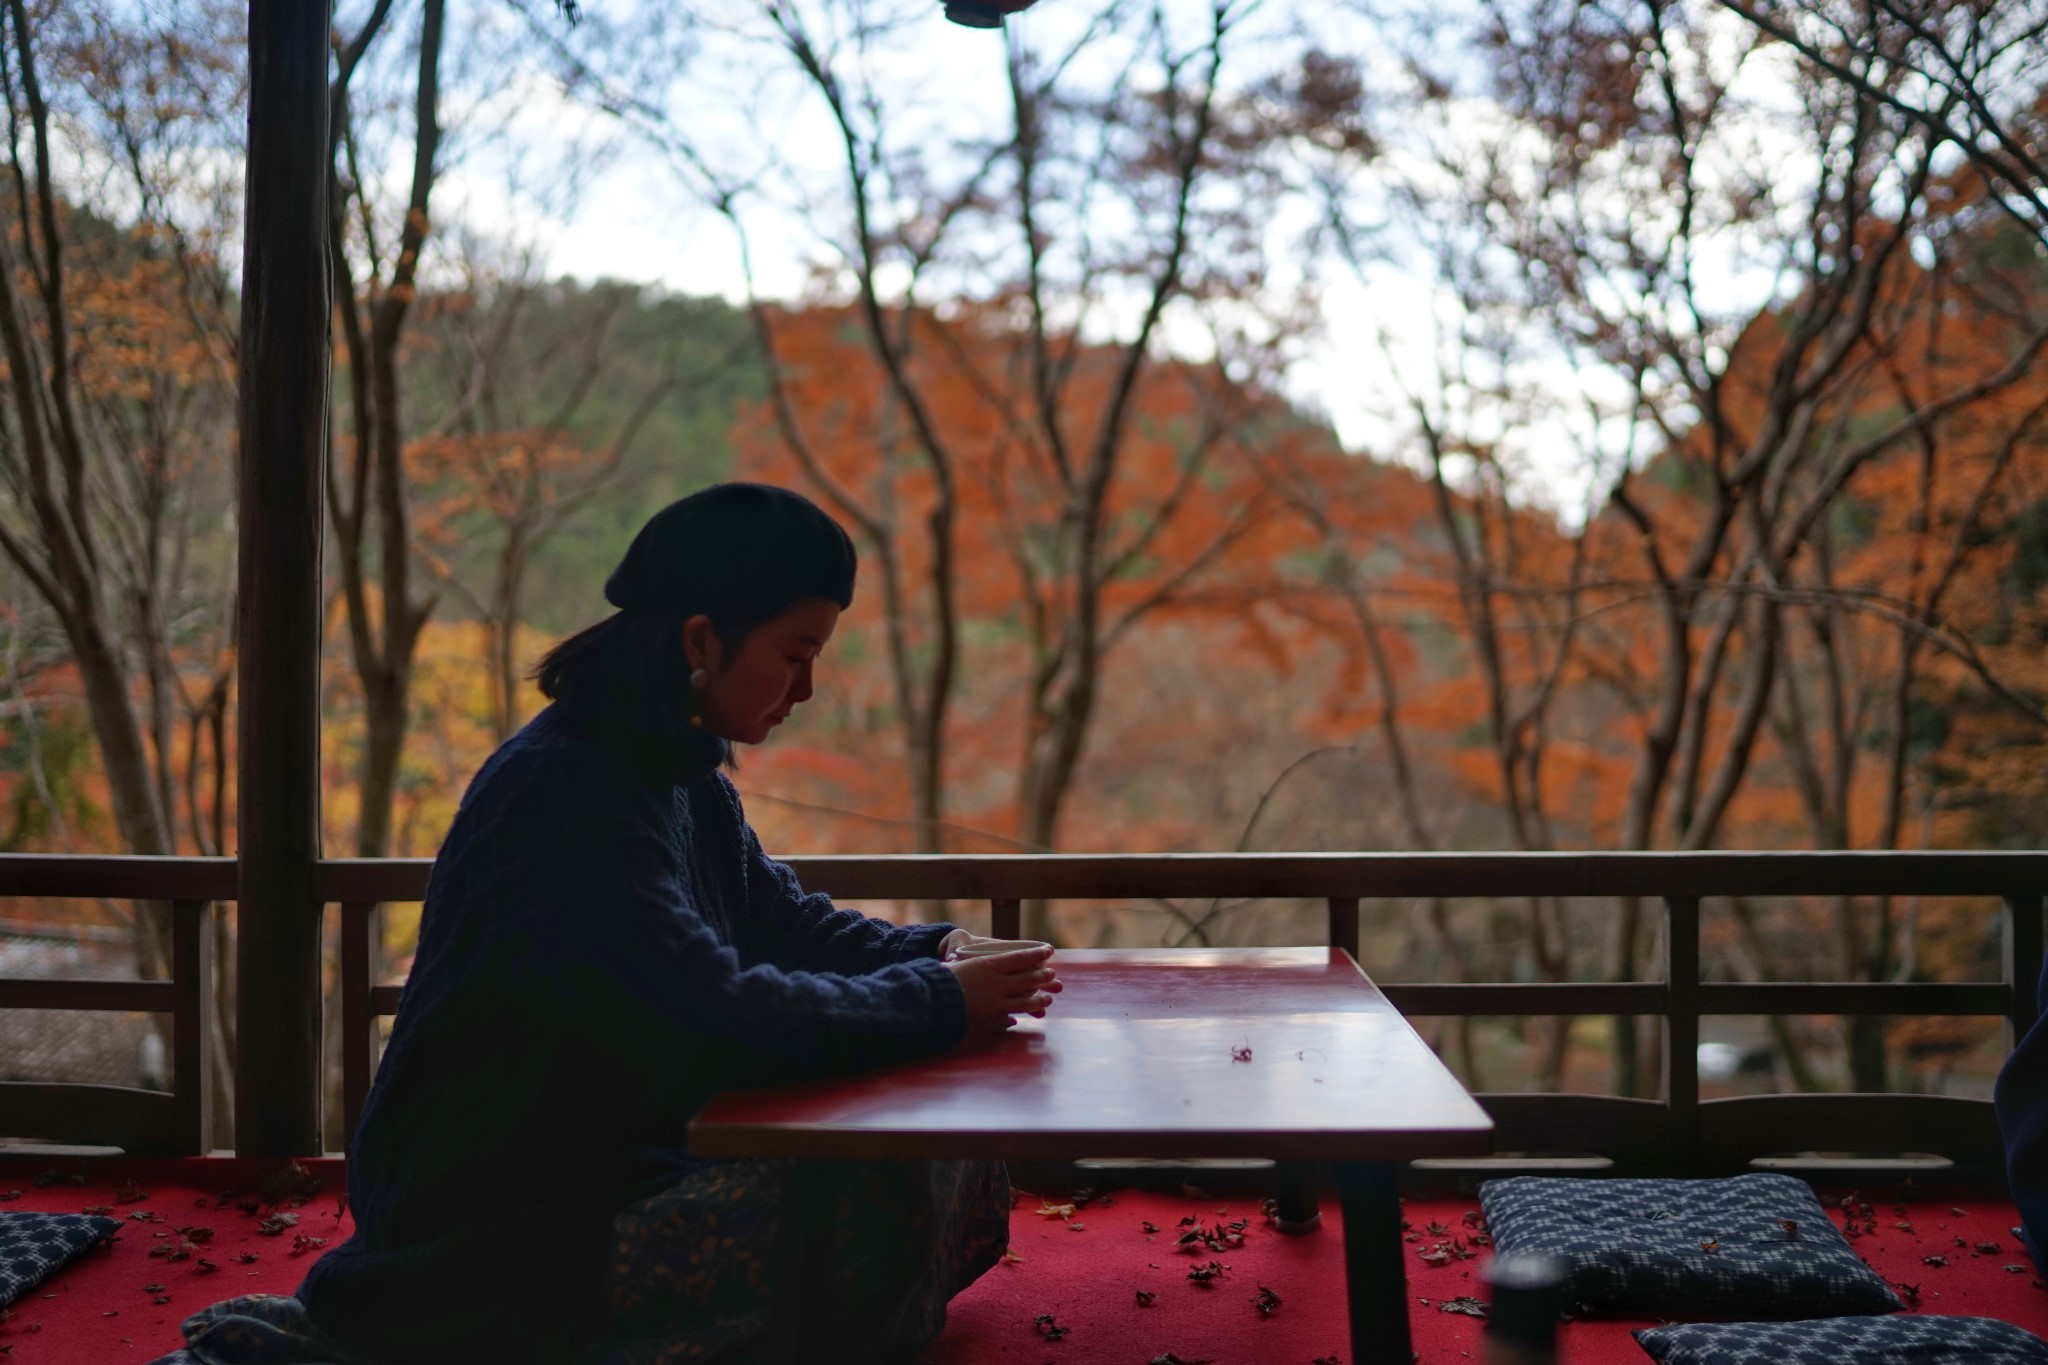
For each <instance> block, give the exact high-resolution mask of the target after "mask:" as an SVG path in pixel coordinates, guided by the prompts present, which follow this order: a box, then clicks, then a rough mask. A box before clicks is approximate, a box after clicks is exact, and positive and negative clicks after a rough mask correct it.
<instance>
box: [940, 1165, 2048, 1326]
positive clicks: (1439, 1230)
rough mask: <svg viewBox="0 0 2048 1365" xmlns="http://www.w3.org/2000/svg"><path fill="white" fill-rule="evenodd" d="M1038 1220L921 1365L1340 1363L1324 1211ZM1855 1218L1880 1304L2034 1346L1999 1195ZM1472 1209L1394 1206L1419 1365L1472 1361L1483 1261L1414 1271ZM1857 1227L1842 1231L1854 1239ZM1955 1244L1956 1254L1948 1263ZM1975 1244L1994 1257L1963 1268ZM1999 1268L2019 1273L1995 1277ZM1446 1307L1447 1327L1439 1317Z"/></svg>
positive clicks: (2047, 1294) (1902, 1205) (1337, 1248)
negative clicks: (1042, 1322)
mask: <svg viewBox="0 0 2048 1365" xmlns="http://www.w3.org/2000/svg"><path fill="white" fill-rule="evenodd" d="M1846 1193H1850V1192H1848V1191H1842V1190H1836V1191H1830V1192H1824V1193H1823V1196H1822V1197H1823V1202H1825V1203H1828V1204H1829V1206H1830V1210H1831V1212H1832V1213H1833V1216H1834V1219H1835V1222H1836V1225H1837V1226H1841V1225H1842V1224H1843V1223H1844V1222H1845V1219H1846V1214H1845V1213H1844V1212H1843V1211H1842V1210H1841V1209H1840V1208H1838V1207H1835V1201H1836V1200H1838V1199H1839V1198H1841V1196H1842V1195H1844V1194H1846ZM1042 1203H1043V1201H1041V1200H1039V1199H1036V1198H1029V1199H1022V1200H1019V1202H1018V1205H1017V1211H1016V1213H1015V1214H1014V1215H1013V1216H1012V1218H1011V1223H1010V1225H1011V1247H1012V1250H1014V1251H1015V1252H1016V1253H1017V1255H1019V1256H1021V1257H1022V1258H1023V1259H1022V1260H1021V1261H1019V1262H1014V1263H1010V1264H1005V1265H1000V1266H997V1267H996V1268H995V1269H994V1270H992V1271H990V1272H989V1273H988V1274H987V1275H985V1276H983V1277H982V1279H981V1281H980V1282H979V1283H977V1284H976V1285H974V1286H973V1287H972V1288H971V1289H969V1290H968V1291H967V1292H966V1293H964V1294H962V1295H961V1296H960V1297H959V1298H957V1299H955V1300H954V1301H953V1306H952V1309H951V1312H950V1314H949V1320H948V1326H947V1329H946V1335H945V1336H944V1337H943V1338H941V1339H940V1341H939V1344H938V1347H937V1348H936V1349H935V1350H934V1351H933V1352H932V1354H931V1356H930V1359H929V1363H928V1365H977V1362H981V1361H1016V1362H1019V1363H1020V1365H1041V1362H1046V1361H1059V1362H1066V1363H1067V1365H1084V1363H1085V1365H1095V1362H1119V1363H1121V1362H1140V1363H1141V1362H1144V1361H1149V1360H1153V1359H1155V1358H1156V1357H1158V1356H1159V1355H1161V1354H1162V1353H1165V1352H1172V1353H1173V1354H1174V1355H1176V1356H1178V1357H1180V1358H1181V1359H1182V1360H1186V1361H1196V1360H1202V1359H1208V1360H1210V1361H1213V1362H1214V1365H1266V1362H1274V1363H1275V1365H1310V1362H1312V1361H1315V1360H1317V1359H1327V1358H1331V1357H1334V1358H1335V1359H1336V1360H1338V1361H1340V1362H1345V1361H1349V1359H1350V1356H1351V1351H1350V1345H1349V1341H1350V1338H1349V1335H1348V1329H1347V1326H1346V1318H1345V1314H1344V1303H1343V1292H1344V1278H1343V1277H1344V1260H1343V1256H1344V1253H1343V1232H1342V1223H1341V1220H1340V1218H1339V1216H1338V1213H1337V1209H1336V1207H1335V1201H1334V1200H1333V1199H1325V1200H1324V1203H1323V1226H1322V1228H1321V1229H1320V1230H1318V1231H1316V1232H1312V1233H1309V1234H1308V1235H1306V1236H1302V1237H1286V1236H1282V1235H1281V1234H1279V1233H1277V1232H1275V1231H1273V1230H1272V1227H1271V1225H1270V1224H1268V1223H1267V1222H1265V1221H1264V1219H1262V1218H1261V1217H1260V1216H1259V1211H1258V1205H1257V1203H1256V1201H1244V1200H1225V1199H1182V1198H1177V1197H1167V1196H1162V1195H1157V1194H1140V1193H1132V1192H1124V1193H1119V1194H1117V1195H1115V1196H1114V1202H1112V1203H1111V1204H1110V1206H1109V1207H1107V1208H1104V1207H1102V1206H1100V1205H1090V1206H1088V1207H1086V1208H1081V1209H1077V1210H1075V1213H1074V1217H1073V1219H1072V1222H1075V1223H1080V1224H1083V1225H1084V1227H1083V1230H1082V1231H1080V1232H1073V1231H1070V1230H1069V1226H1070V1225H1069V1224H1068V1223H1066V1222H1064V1221H1063V1220H1061V1219H1059V1218H1051V1217H1041V1216H1038V1214H1037V1213H1036V1210H1037V1209H1038V1208H1039V1207H1040V1206H1041V1205H1042ZM1858 1203H1859V1204H1861V1203H1868V1204H1869V1205H1870V1208H1871V1219H1872V1220H1874V1221H1875V1222H1876V1225H1877V1231H1876V1232H1874V1233H1871V1234H1869V1235H1859V1236H1858V1237H1856V1238H1855V1239H1854V1241H1853V1245H1854V1246H1855V1247H1856V1250H1857V1251H1858V1252H1859V1253H1860V1254H1861V1255H1862V1256H1863V1258H1864V1259H1865V1260H1866V1261H1867V1262H1869V1263H1870V1265H1871V1267H1872V1268H1873V1269H1875V1270H1876V1271H1877V1272H1878V1273H1879V1274H1880V1275H1883V1276H1884V1277H1885V1278H1886V1279H1887V1280H1890V1281H1892V1282H1893V1283H1894V1285H1895V1286H1896V1285H1899V1284H1906V1285H1914V1286H1917V1287H1918V1291H1919V1306H1918V1311H1920V1312H1924V1313H1950V1314H1964V1315H1973V1316H1978V1317H1993V1318H2002V1319H2004V1320H2005V1321H2007V1322H2011V1323H2017V1324H2018V1325H2019V1326H2022V1327H2025V1328H2026V1329H2027V1330H2029V1331H2031V1332H2034V1333H2036V1334H2038V1335H2041V1336H2044V1337H2048V1288H2044V1287H2043V1286H2042V1283H2041V1281H2040V1280H2038V1279H2036V1278H2035V1276H2034V1272H2033V1267H2032V1266H2031V1265H2030V1264H2028V1263H2027V1257H2026V1253H2025V1251H2023V1250H2022V1249H2021V1248H2020V1246H2019V1243H2018V1242H2017V1241H2016V1240H2015V1239H2014V1237H2013V1235H2012V1225H2013V1223H2014V1222H2015V1221H2016V1219H2015V1217H2014V1214H2013V1210H2012V1206H2011V1204H2009V1203H2007V1202H2006V1201H2005V1199H2004V1196H2003V1194H2002V1193H2001V1194H1999V1195H1997V1196H1996V1197H1993V1198H1982V1197H1974V1196H1972V1197H1965V1196H1962V1195H1958V1194H1955V1193H1953V1192H1941V1191H1935V1192H1927V1191H1911V1190H1909V1191H1907V1192H1906V1194H1905V1196H1904V1198H1903V1202H1902V1200H1901V1198H1900V1196H1899V1194H1898V1192H1896V1191H1881V1190H1870V1191H1865V1192H1863V1196H1862V1198H1860V1199H1859V1200H1858ZM1478 1209H1479V1203H1478V1201H1477V1200H1476V1199H1463V1200H1427V1201H1425V1200H1409V1201H1406V1202H1405V1204H1404V1206H1403V1216H1404V1218H1405V1219H1406V1220H1407V1222H1408V1224H1409V1227H1410V1229H1411V1232H1410V1235H1411V1236H1412V1237H1414V1238H1416V1240H1415V1241H1414V1242H1413V1243H1411V1246H1412V1248H1413V1250H1414V1251H1415V1252H1416V1253H1417V1254H1416V1255H1415V1256H1413V1257H1411V1259H1410V1261H1409V1266H1408V1289H1409V1293H1410V1295H1411V1300H1410V1307H1409V1324H1410V1329H1411V1331H1412V1333H1413V1335H1414V1343H1415V1350H1416V1352H1417V1354H1418V1355H1419V1357H1420V1359H1421V1361H1422V1363H1423V1365H1455V1363H1456V1362H1461V1361H1465V1360H1471V1359H1477V1358H1478V1356H1479V1354H1480V1351H1479V1336H1480V1332H1481V1330H1482V1323H1481V1321H1480V1320H1479V1319H1477V1318H1474V1317H1470V1316H1467V1315H1465V1314H1462V1313H1459V1312H1457V1311H1455V1307H1463V1306H1464V1305H1463V1304H1461V1303H1460V1302H1459V1301H1460V1300H1461V1299H1464V1298H1468V1297H1481V1298H1483V1297H1484V1292H1483V1290H1482V1289H1480V1288H1479V1287H1478V1276H1477V1274H1476V1273H1475V1272H1476V1271H1477V1269H1478V1268H1479V1267H1480V1266H1481V1265H1483V1264H1484V1263H1485V1257H1486V1255H1487V1254H1488V1253H1487V1252H1485V1251H1484V1250H1483V1249H1480V1250H1478V1252H1477V1254H1476V1255H1475V1256H1474V1257H1473V1259H1471V1260H1463V1259H1459V1258H1458V1257H1457V1256H1455V1255H1453V1256H1452V1257H1451V1258H1450V1259H1449V1260H1447V1261H1446V1263H1445V1264H1443V1265H1441V1266H1432V1265H1429V1264H1427V1263H1426V1262H1425V1261H1424V1260H1423V1258H1422V1255H1421V1253H1424V1252H1433V1251H1435V1250H1436V1249H1437V1248H1439V1247H1440V1246H1442V1245H1444V1244H1446V1243H1451V1244H1453V1246H1455V1247H1458V1248H1460V1249H1464V1250H1473V1248H1472V1247H1470V1246H1469V1244H1467V1243H1466V1240H1465V1239H1466V1238H1467V1237H1469V1235H1470V1234H1471V1233H1472V1232H1473V1231H1474V1230H1475V1228H1474V1227H1472V1226H1469V1225H1467V1223H1466V1222H1465V1215H1466V1214H1467V1213H1471V1214H1473V1215H1475V1216H1476V1215H1477V1213H1478ZM1958 1209H1960V1210H1961V1212H1960V1213H1958V1212H1956V1210H1958ZM1219 1210H1224V1212H1219ZM1189 1216H1193V1217H1195V1218H1198V1219H1199V1220H1200V1221H1201V1223H1202V1224H1203V1225H1204V1226H1213V1225H1214V1224H1216V1223H1217V1222H1219V1221H1222V1222H1230V1221H1234V1220H1236V1219H1238V1218H1244V1217H1249V1218H1250V1220H1251V1221H1250V1223H1249V1224H1248V1226H1247V1227H1246V1229H1245V1244H1244V1246H1243V1247H1242V1248H1239V1249H1235V1250H1231V1251H1228V1252H1225V1253H1221V1254H1217V1253H1212V1252H1210V1251H1207V1250H1206V1249H1205V1250H1203V1251H1201V1252H1199V1253H1196V1254H1193V1255H1189V1254H1186V1253H1179V1254H1177V1253H1176V1252H1175V1250H1174V1245H1173V1244H1174V1240H1175V1234H1176V1232H1177V1231H1178V1230H1179V1229H1178V1228H1177V1226H1176V1225H1177V1224H1178V1222H1179V1220H1180V1219H1182V1218H1185V1217H1189ZM1148 1221H1149V1222H1150V1223H1151V1224H1152V1225H1153V1226H1154V1227H1157V1228H1159V1229H1160V1231H1159V1232H1158V1233H1157V1234H1148V1233H1146V1232H1145V1230H1144V1224H1145V1223H1146V1222H1148ZM1869 1221H1871V1220H1866V1219H1862V1218H1860V1217H1859V1219H1858V1225H1859V1227H1861V1226H1864V1225H1866V1224H1867V1223H1868V1222H1869ZM1900 1223H1906V1224H1909V1225H1910V1227H1911V1230H1910V1231H1907V1230H1904V1229H1901V1228H1899V1227H1897V1226H1896V1225H1897V1224H1900ZM1958 1238H1960V1239H1962V1241H1963V1242H1964V1243H1966V1245H1965V1246H1961V1247H1959V1246H1957V1245H1955V1242H1956V1239H1958ZM1990 1243H1996V1244H1997V1250H1996V1251H1993V1252H1979V1251H1977V1250H1976V1247H1977V1246H1978V1245H1979V1244H1987V1245H1988V1244H1990ZM1933 1255H1939V1256H1941V1257H1942V1258H1943V1259H1944V1260H1945V1261H1946V1262H1947V1264H1946V1265H1941V1266H1929V1265H1927V1264H1925V1263H1923V1261H1922V1259H1921V1258H1922V1257H1925V1256H1933ZM1211 1260H1218V1261H1222V1262H1224V1263H1225V1264H1226V1265H1228V1266H1229V1267H1230V1268H1229V1269H1228V1270H1227V1271H1225V1272H1224V1273H1223V1274H1222V1275H1221V1276H1219V1277H1218V1278H1217V1279H1216V1280H1215V1281H1214V1282H1213V1283H1211V1284H1209V1285H1207V1286H1204V1285H1200V1284H1195V1283H1191V1282H1189V1280H1188V1278H1187V1272H1188V1270H1189V1269H1190V1268H1191V1267H1193V1266H1196V1265H1199V1264H1203V1263H1206V1262H1208V1261H1211ZM2015 1265H2016V1266H2020V1267H2022V1269H2021V1270H2019V1271H2009V1270H2007V1269H2006V1267H2007V1266H2015ZM1261 1286H1264V1287H1266V1288H1269V1289H1271V1290H1272V1291H1273V1292H1274V1293H1276V1294H1278V1295H1279V1297H1280V1303H1279V1305H1278V1306H1277V1307H1275V1308H1274V1309H1273V1310H1272V1312H1271V1313H1270V1314H1269V1315H1261V1313H1260V1312H1259V1309H1258V1307H1257V1305H1256V1304H1255V1303H1253V1301H1252V1300H1253V1296H1254V1295H1256V1294H1257V1293H1258V1291H1259V1289H1260V1287H1261ZM1141 1289H1143V1290H1149V1291H1150V1292H1152V1293H1153V1294H1154V1295H1155V1297H1154V1298H1153V1300H1152V1302H1151V1304H1150V1305H1149V1306H1140V1305H1139V1303H1138V1301H1137V1293H1136V1291H1138V1290H1141ZM1902 1297H1905V1295H1903V1293H1902ZM1446 1303H1449V1304H1452V1305H1454V1311H1451V1312H1446V1311H1444V1305H1445V1304H1446ZM1042 1313H1051V1314H1052V1315H1053V1317H1054V1322H1055V1324H1056V1325H1057V1326H1060V1327H1065V1328H1069V1329H1071V1330H1070V1331H1069V1332H1068V1333H1067V1334H1065V1335H1064V1336H1062V1337H1061V1338H1060V1339H1059V1340H1057V1341H1050V1340H1047V1339H1046V1338H1045V1337H1044V1336H1043V1335H1042V1333H1041V1329H1040V1328H1038V1327H1037V1325H1036V1323H1035V1319H1036V1318H1037V1317H1038V1315H1040V1314H1042ZM1654 1325H1655V1320H1653V1319H1646V1318H1639V1319H1619V1318H1608V1319H1603V1320H1589V1321H1584V1322H1573V1323H1567V1324H1566V1325H1565V1327H1564V1329H1563V1333H1562V1336H1561V1340H1560V1347H1561V1353H1560V1359H1561V1360H1562V1361H1564V1362H1567V1365H1645V1363H1646V1362H1647V1361H1648V1360H1649V1357H1648V1356H1647V1355H1645V1354H1644V1353H1643V1350H1642V1348H1641V1347H1639V1346H1637V1345H1636V1344H1635V1341H1634V1339H1633V1338H1631V1337H1630V1336H1629V1331H1630V1330H1631V1329H1632V1328H1637V1327H1649V1326H1654Z"/></svg>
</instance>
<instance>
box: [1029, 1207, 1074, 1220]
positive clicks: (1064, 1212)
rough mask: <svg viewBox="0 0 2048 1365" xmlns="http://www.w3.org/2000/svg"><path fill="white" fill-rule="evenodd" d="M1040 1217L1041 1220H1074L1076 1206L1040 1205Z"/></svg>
mask: <svg viewBox="0 0 2048 1365" xmlns="http://www.w3.org/2000/svg"><path fill="white" fill-rule="evenodd" d="M1038 1216H1039V1217H1040V1218H1072V1217H1073V1216H1074V1206H1073V1205H1072V1204H1040V1205H1039V1206H1038Z"/></svg>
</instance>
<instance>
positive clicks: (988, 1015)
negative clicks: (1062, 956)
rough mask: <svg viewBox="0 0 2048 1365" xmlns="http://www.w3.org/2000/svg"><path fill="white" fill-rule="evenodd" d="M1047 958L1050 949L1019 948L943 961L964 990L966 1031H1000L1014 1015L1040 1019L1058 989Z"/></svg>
mask: <svg viewBox="0 0 2048 1365" xmlns="http://www.w3.org/2000/svg"><path fill="white" fill-rule="evenodd" d="M1051 959H1052V949H1051V948H1020V949H1018V950H1017V951H1016V952H1014V953H991V954H989V955H988V956H986V957H966V958H955V959H953V960H952V961H950V962H948V963H946V969H947V970H948V971H950V972H952V973H953V975H954V976H955V977H957V978H958V979H959V981H960V989H961V990H963V991H965V992H966V993H967V1031H968V1033H970V1034H976V1033H1001V1032H1002V1031H1003V1030H1004V1029H1007V1028H1008V1027H1010V1025H1011V1024H1013V1023H1015V1022H1016V1020H1015V1019H1014V1018H1012V1016H1013V1015H1018V1014H1029V1015H1032V1016H1034V1017H1035V1018H1039V1019H1043V1018H1044V1017H1045V1011H1046V1009H1047V1008H1048V1007H1049V1006H1050V1005H1051V1004H1052V998H1053V995H1054V994H1055V993H1057V992H1058V991H1059V989H1060V979H1059V975H1058V973H1056V972H1054V971H1053V969H1052V968H1051V967H1050V966H1048V965H1047V964H1048V963H1049V962H1050V961H1051Z"/></svg>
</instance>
